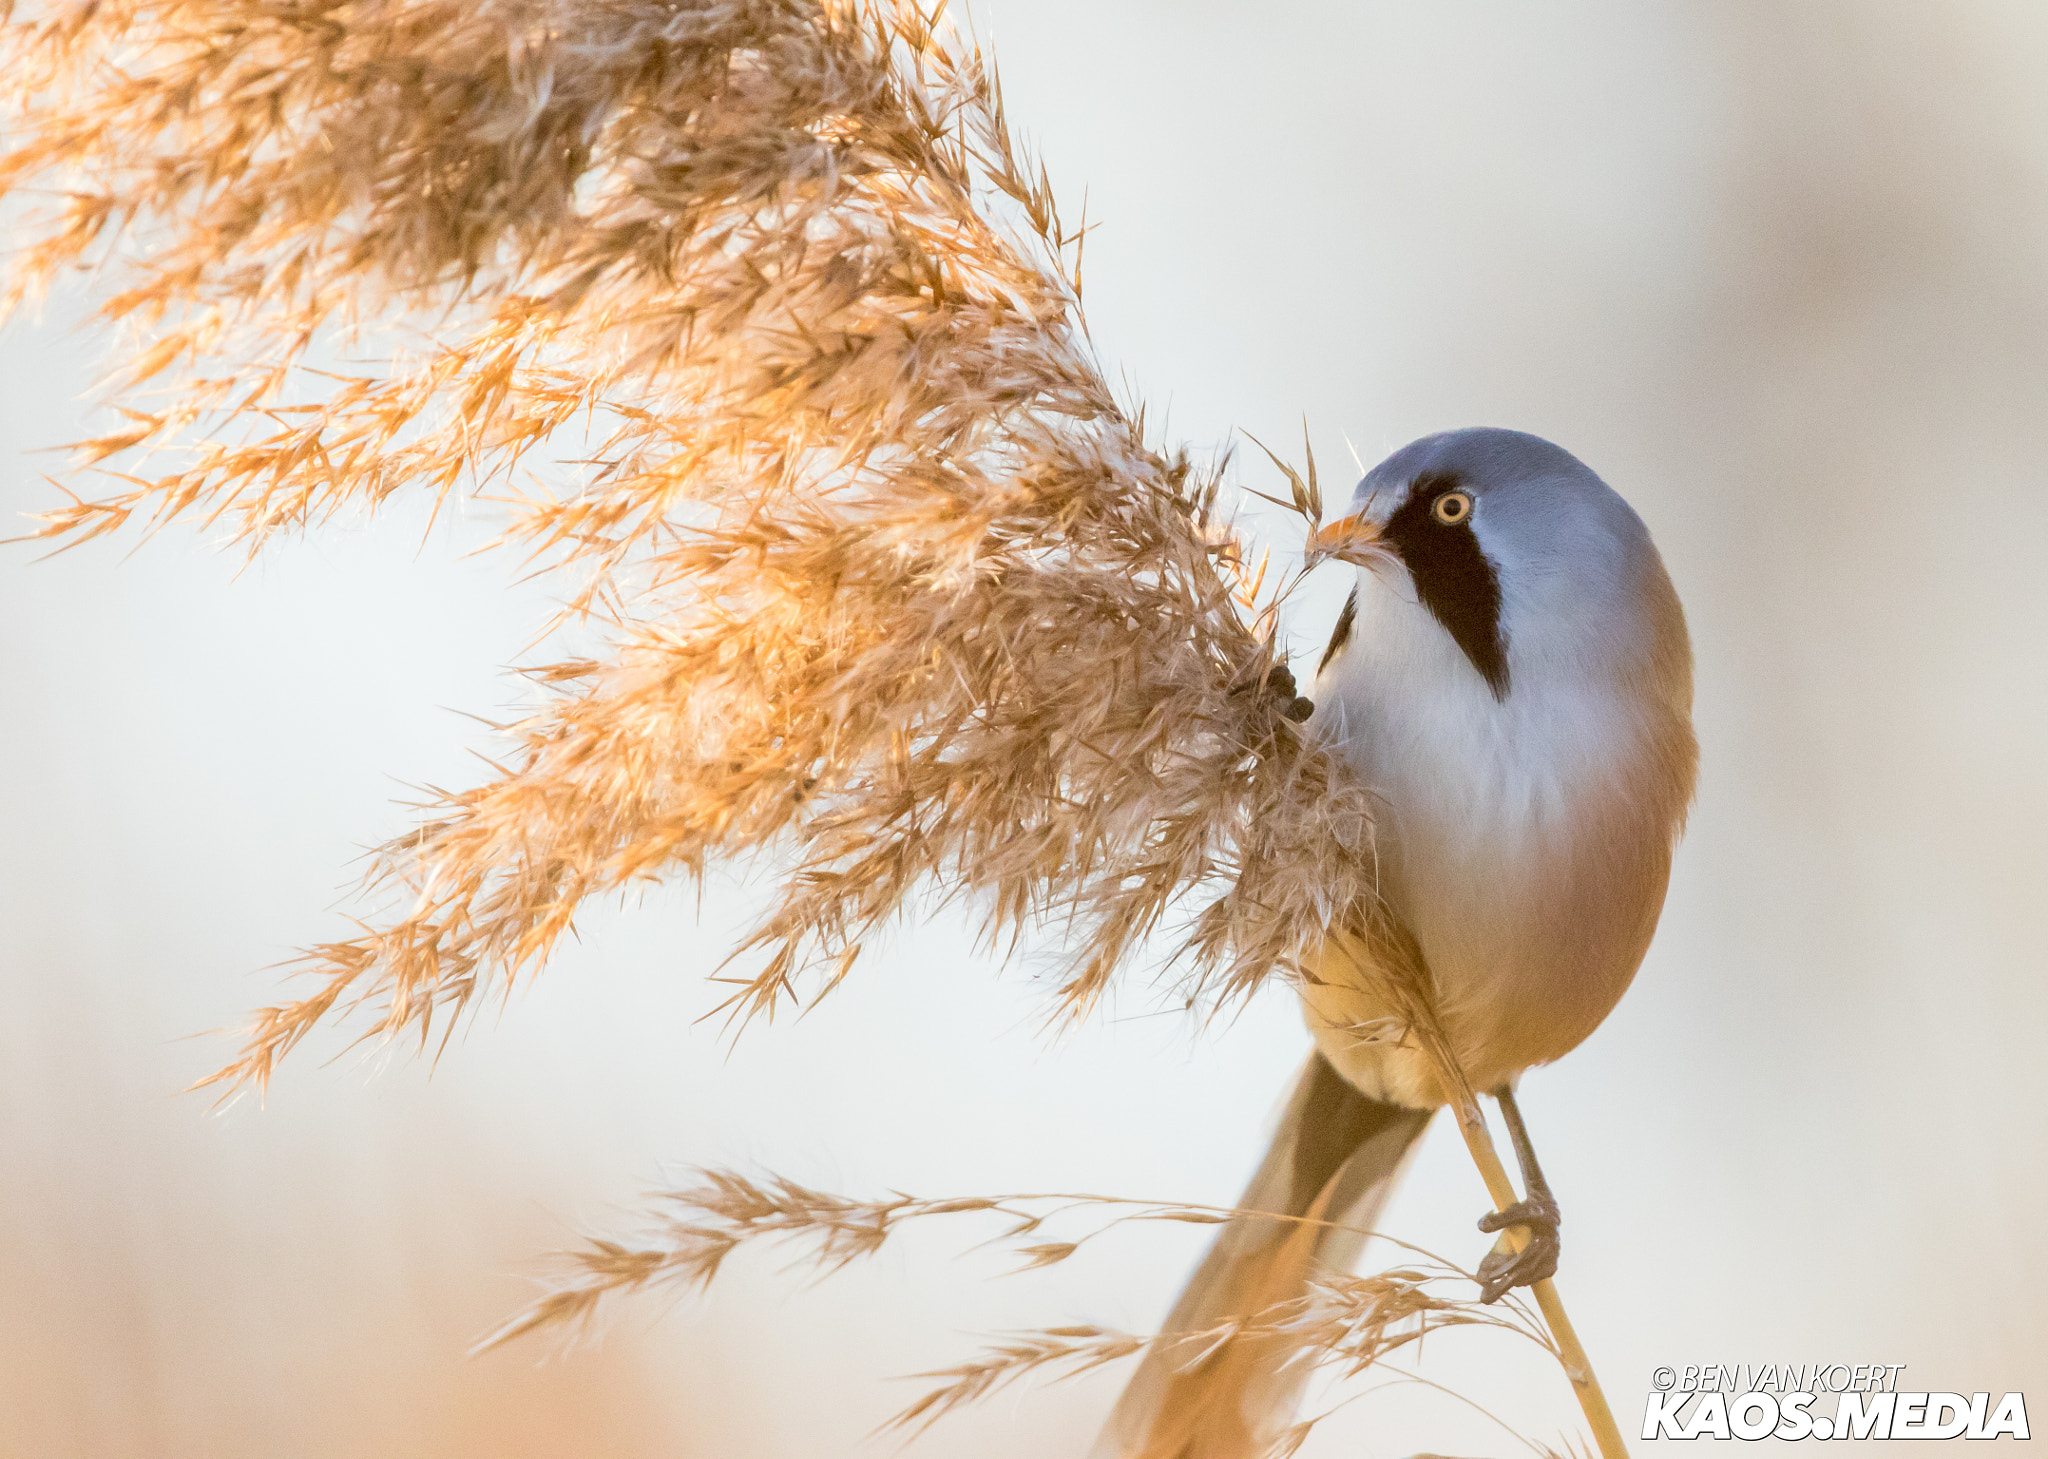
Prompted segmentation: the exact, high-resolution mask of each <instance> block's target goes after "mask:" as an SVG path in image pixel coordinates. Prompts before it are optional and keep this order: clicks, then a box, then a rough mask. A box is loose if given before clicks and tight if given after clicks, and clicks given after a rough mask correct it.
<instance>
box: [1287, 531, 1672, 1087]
mask: <svg viewBox="0 0 2048 1459" xmlns="http://www.w3.org/2000/svg"><path fill="white" fill-rule="evenodd" d="M1359 579H1360V581H1359V592H1358V603H1357V620H1356V626H1355V628H1354V631H1353V632H1352V634H1351V637H1350V640H1349V642H1348V643H1347V644H1346V645H1345V646H1344V648H1343V649H1342V650H1341V651H1340V652H1339V653H1338V654H1337V655H1336V657H1335V658H1334V659H1333V660H1332V661H1331V662H1330V663H1329V664H1328V665H1327V666H1326V668H1325V670H1324V672H1323V674H1322V675H1321V676H1320V677H1319V679H1318V681H1317V684H1316V688H1315V691H1314V697H1315V699H1316V704H1317V710H1316V716H1315V721H1314V723H1315V728H1316V729H1317V730H1318V731H1319V732H1320V733H1321V734H1322V735H1323V736H1324V737H1325V738H1326V739H1327V740H1329V741H1330V742H1332V743H1333V744H1334V745H1335V746H1336V747H1337V748H1338V749H1339V750H1340V752H1341V753H1342V754H1343V755H1344V756H1345V757H1346V758H1347V759H1349V760H1350V761H1351V763H1352V764H1353V765H1354V766H1355V767H1356V768H1357V769H1358V770H1359V772H1360V773H1361V775H1362V776H1363V778H1364V780H1365V782H1366V784H1367V785H1368V786H1369V787H1370V788H1371V789H1372V791H1373V792H1374V797H1375V807H1376V811H1377V815H1378V820H1377V848H1378V855H1379V878H1380V887H1381V893H1382V896H1383V898H1384V899H1385V901H1386V902H1387V904H1388V906H1389V908H1390V909H1391V910H1392V911H1393V913H1394V914H1395V915H1396V916H1397V917H1398V918H1399V919H1400V920H1401V922H1402V923H1403V924H1404V925H1405V926H1406V927H1407V929H1408V930H1409V931H1410V932H1411V933H1412V934H1413V935H1414V937H1415V939H1416V942H1417V944H1418V946H1419V947H1420V948H1421V950H1422V952H1423V955H1424V957H1425V958H1426V959H1427V961H1428V964H1429V969H1430V972H1431V974H1432V976H1433V978H1434V980H1435V983H1436V988H1437V993H1438V998H1439V1004H1440V1011H1441V1012H1442V1014H1443V1016H1444V1018H1445V1021H1446V1023H1447V1025H1448V1026H1449V1029H1450V1032H1451V1034H1452V1038H1453V1042H1454V1043H1455V1044H1456V1045H1458V1047H1459V1050H1460V1055H1461V1057H1462V1058H1463V1059H1464V1060H1465V1063H1466V1072H1467V1074H1468V1076H1469V1077H1470V1078H1471V1080H1472V1081H1473V1083H1474V1085H1475V1086H1476V1087H1479V1088H1482V1089H1484V1088H1490V1087H1492V1086H1494V1085H1497V1084H1499V1083H1500V1082H1502V1081H1504V1080H1506V1079H1509V1078H1512V1077H1513V1075H1514V1074H1516V1073H1518V1072H1519V1071H1520V1070H1521V1069H1522V1068H1525V1067H1527V1066H1528V1065H1529V1064H1532V1063H1540V1062H1544V1061H1546V1060H1549V1059H1553V1058H1556V1057H1558V1056H1559V1055H1561V1054H1563V1053H1565V1052H1566V1051H1568V1050H1569V1049H1570V1048H1572V1047H1573V1046H1574V1045H1576V1044H1577V1043H1578V1042H1579V1041H1580V1040H1581V1039H1583V1038H1584V1037H1585V1036H1586V1035H1587V1034H1588V1033H1590V1032H1591V1031H1592V1029H1593V1027H1594V1026H1595V1025H1597V1024H1598V1023H1599V1021H1600V1020H1601V1019H1602V1018H1603V1017H1605V1015H1606V1014H1607V1012H1608V1010H1609V1009H1610V1008H1612V1006H1613V1004H1614V1002H1615V1001H1616V1000H1617V999H1618V998H1619V997H1620V996H1621V994H1622V992H1623V991H1624V990H1625V989H1626V988H1627V986H1628V982H1629V979H1630V978H1631V977H1632V976H1633V975H1634V972H1635V969H1636V966H1637V964H1638V963H1639V962H1640V961H1641V958H1642V955H1643V952H1644V950H1645V949H1646V948H1647V946H1648V943H1649V937H1650V933H1651V931H1652V930H1653V929H1654V927H1655V923H1656V917H1657V912H1658V910H1659V908H1660V907H1661V905H1662V901H1663V894H1664V887H1665V882H1666V879H1667V877H1668V873H1669V866H1670V848H1671V842H1672V839H1673V836H1674V834H1675V831H1676V827H1677V822H1678V818H1679V817H1680V816H1681V815H1682V813H1683V806H1684V801H1685V799H1686V797H1687V796H1688V795H1689V791H1690V784H1689V778H1688V779H1687V780H1686V783H1685V784H1683V785H1678V784H1675V783H1671V782H1672V781H1673V777H1672V776H1671V775H1670V774H1669V773H1668V768H1666V766H1665V762H1666V761H1668V760H1669V758H1670V757H1669V755H1668V754H1667V753H1666V751H1667V749H1668V746H1666V745H1664V744H1662V743H1661V741H1663V740H1666V739H1668V738H1669V737H1670V734H1671V732H1672V727H1671V726H1670V724H1668V723H1667V722H1666V721H1668V720H1669V719H1670V714H1669V711H1668V707H1667V706H1664V705H1663V704H1661V703H1660V702H1659V696H1657V695H1656V694H1654V693H1646V692H1644V685H1643V684H1642V683H1641V682H1640V680H1639V679H1634V678H1630V677H1629V676H1627V675H1623V674H1616V673H1613V672H1594V671H1590V670H1589V668H1588V665H1600V664H1602V663H1603V662H1604V661H1603V660H1602V659H1601V657H1600V656H1598V655H1586V654H1583V653H1578V652H1574V651H1572V650H1573V646H1572V645H1570V644H1568V643H1561V642H1544V641H1542V640H1541V639H1540V638H1539V637H1537V636H1534V631H1533V630H1530V629H1528V628H1526V627H1525V628H1523V629H1522V632H1521V635H1520V637H1521V641H1520V642H1519V643H1518V642H1516V640H1515V637H1514V636H1512V635H1511V637H1510V640H1509V666H1510V681H1509V689H1508V692H1507V694H1506V695H1505V696H1504V697H1501V698H1496V696H1495V694H1494V693H1493V691H1492V689H1491V688H1490V687H1489V685H1488V684H1487V683H1486V681H1485V679H1483V678H1482V677H1481V676H1480V674H1479V673H1478V671H1477V670H1476V669H1474V668H1473V666H1472V665H1471V664H1470V663H1469V662H1468V661H1467V660H1466V658H1465V656H1464V654H1463V653H1462V652H1461V651H1460V650H1459V648H1458V646H1457V644H1456V643H1455V641H1454V640H1453V639H1452V638H1451V636H1450V635H1449V634H1448V633H1446V632H1445V631H1444V630H1443V628H1442V626H1441V625H1440V624H1438V623H1437V622H1436V620H1435V619H1434V617H1432V616H1431V614H1430V613H1429V612H1428V610H1427V609H1426V608H1424V607H1422V606H1421V605H1420V604H1419V602H1418V601H1417V600H1416V597H1415V593H1414V589H1413V586H1412V584H1411V583H1410V582H1409V581H1408V580H1407V578H1406V574H1405V572H1404V571H1403V570H1401V569H1399V568H1397V567H1396V568H1381V569H1378V570H1375V571H1362V572H1361V573H1360V574H1359ZM1667 591H1668V589H1667ZM1567 626H1569V625H1567ZM1681 631H1682V630H1681ZM1685 738H1686V745H1687V747H1688V749H1689V745H1690V736H1689V730H1688V731H1686V732H1685ZM1688 777H1689V770H1688ZM1324 976H1329V974H1328V973H1327V971H1326V972H1325V974H1324ZM1340 982H1341V979H1340ZM1364 982H1365V980H1360V988H1358V989H1346V988H1344V987H1341V986H1340V987H1337V988H1333V989H1328V990H1321V991H1319V990H1315V989H1310V990H1308V991H1307V992H1306V993H1305V995H1304V997H1305V1000H1306V1001H1307V1003H1308V1005H1309V1015H1310V1023H1311V1026H1312V1027H1314V1028H1315V1029H1316V1030H1317V1035H1318V1039H1319V1042H1321V1043H1322V1045H1323V1047H1324V1051H1325V1053H1327V1054H1329V1055H1330V1056H1331V1057H1332V1060H1333V1062H1335V1063H1337V1065H1338V1067H1339V1068H1340V1069H1342V1070H1344V1072H1345V1073H1346V1074H1347V1075H1348V1076H1349V1077H1351V1079H1352V1080H1353V1082H1354V1083H1357V1084H1359V1085H1360V1087H1362V1088H1365V1089H1367V1091H1368V1092H1371V1093H1376V1094H1379V1095H1382V1096H1383V1097H1388V1098H1394V1099H1397V1100H1400V1101H1401V1102H1404V1103H1414V1104H1427V1103H1434V1102H1435V1098H1434V1094H1433V1089H1434V1086H1433V1081H1430V1080H1428V1079H1427V1077H1426V1073H1425V1071H1423V1070H1422V1069H1420V1068H1417V1067H1412V1066H1413V1065H1414V1063H1415V1061H1414V1060H1413V1059H1412V1058H1408V1057H1403V1053H1402V1051H1400V1050H1395V1049H1389V1048H1388V1047H1386V1046H1385V1045H1383V1044H1380V1043H1376V1042H1373V1041H1370V1040H1365V1041H1361V1040H1360V1039H1358V1038H1357V1037H1356V1036H1355V1034H1354V1032H1353V1031H1354V1030H1356V1029H1357V1028H1359V1027H1361V1026H1366V1025H1369V1024H1370V1023H1371V1022H1372V1020H1373V1019H1374V1018H1375V1017H1376V1016H1378V1015H1379V1013H1380V1011H1379V1010H1375V1009H1374V1008H1372V1007H1371V1006H1370V1001H1369V999H1366V998H1364V997H1363V995H1362V992H1361V990H1362V988H1363V986H1364Z"/></svg>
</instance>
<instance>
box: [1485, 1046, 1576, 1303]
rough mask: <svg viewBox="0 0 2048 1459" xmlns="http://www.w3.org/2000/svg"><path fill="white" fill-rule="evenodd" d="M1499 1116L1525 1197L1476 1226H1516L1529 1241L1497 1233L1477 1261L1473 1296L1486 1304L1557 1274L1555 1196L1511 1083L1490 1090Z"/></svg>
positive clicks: (1489, 1228)
mask: <svg viewBox="0 0 2048 1459" xmlns="http://www.w3.org/2000/svg"><path fill="white" fill-rule="evenodd" d="M1493 1097H1494V1099H1495V1100H1496V1101H1497V1102H1498V1103H1499V1104H1500V1112H1501V1117H1502V1118H1503V1119H1505V1120H1506V1121H1507V1122H1508V1136H1509V1138H1510V1139H1512V1140H1513V1141H1514V1144H1515V1163H1516V1164H1518V1165H1520V1166H1521V1167H1522V1187H1523V1189H1525V1190H1526V1191H1528V1192H1529V1198H1528V1199H1527V1200H1526V1201H1516V1202H1515V1203H1514V1204H1513V1205H1512V1206H1509V1207H1508V1208H1507V1209H1506V1210H1504V1211H1489V1212H1487V1213H1486V1214H1485V1215H1484V1216H1481V1217H1480V1218H1479V1229H1480V1230H1481V1231H1506V1230H1508V1229H1509V1228H1510V1227H1513V1226H1520V1227H1522V1228H1523V1229H1524V1230H1526V1231H1527V1232H1528V1233H1529V1244H1528V1245H1526V1246H1524V1247H1523V1248H1522V1249H1521V1250H1520V1251H1516V1250H1515V1249H1514V1247H1513V1246H1511V1245H1510V1244H1509V1243H1508V1239H1507V1238H1506V1237H1505V1236H1503V1237H1502V1238H1501V1239H1500V1241H1499V1242H1498V1243H1496V1244H1495V1246H1494V1248H1493V1250H1492V1251H1489V1252H1488V1253H1487V1254H1486V1259H1485V1260H1484V1261H1482V1262H1480V1263H1479V1300H1480V1301H1481V1302H1484V1303H1486V1304H1487V1305H1489V1306H1491V1305H1492V1304H1493V1303H1495V1302H1498V1301H1499V1300H1500V1299H1501V1298H1503V1297H1505V1296H1506V1295H1507V1294H1508V1293H1509V1292H1510V1291H1512V1290H1513V1289H1514V1288H1516V1287H1532V1286H1534V1285H1535V1284H1536V1283H1538V1282H1541V1281H1547V1280H1548V1279H1549V1278H1551V1277H1553V1276H1555V1275H1557V1253H1558V1240H1557V1228H1558V1224H1559V1222H1560V1221H1561V1220H1562V1219H1563V1218H1562V1217H1560V1216H1559V1215H1558V1210H1557V1197H1555V1196H1553V1195H1552V1194H1551V1193H1550V1182H1549V1181H1547V1180H1545V1179H1544V1178H1543V1167H1542V1166H1541V1165H1538V1164H1537V1163H1536V1150H1535V1147H1534V1146H1533V1145H1531V1144H1530V1143H1529V1127H1528V1126H1527V1125H1525V1124H1523V1123H1522V1110H1521V1107H1520V1106H1519V1105H1517V1104H1516V1103H1515V1091H1514V1086H1513V1085H1510V1084H1503V1085H1501V1086H1500V1088H1498V1089H1496V1090H1494V1091H1493Z"/></svg>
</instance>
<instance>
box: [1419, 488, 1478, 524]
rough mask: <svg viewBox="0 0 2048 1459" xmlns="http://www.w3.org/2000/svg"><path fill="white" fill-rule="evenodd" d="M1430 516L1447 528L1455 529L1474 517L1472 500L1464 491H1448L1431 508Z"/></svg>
mask: <svg viewBox="0 0 2048 1459" xmlns="http://www.w3.org/2000/svg"><path fill="white" fill-rule="evenodd" d="M1429 510H1430V514H1431V515H1432V516H1434V517H1435V518H1436V519H1437V520H1438V521H1439V522H1442V523H1443V524H1444V525H1445V526H1446V527H1455V526H1457V525H1458V523H1460V522H1462V521H1464V520H1465V519H1466V518H1467V517H1469V516H1471V515H1472V498H1471V497H1469V496H1466V495H1465V493H1463V492H1462V491H1447V492H1445V493H1444V494H1443V495H1442V496H1440V497H1438V498H1437V499H1436V501H1435V502H1434V503H1433V504H1432V505H1431V506H1430V509H1429Z"/></svg>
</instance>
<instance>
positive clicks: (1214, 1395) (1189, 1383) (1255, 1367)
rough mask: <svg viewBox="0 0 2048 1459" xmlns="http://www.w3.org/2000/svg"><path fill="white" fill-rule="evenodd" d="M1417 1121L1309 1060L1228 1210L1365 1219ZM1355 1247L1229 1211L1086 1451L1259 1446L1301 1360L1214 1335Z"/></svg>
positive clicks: (1270, 1440)
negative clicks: (1233, 1206)
mask: <svg viewBox="0 0 2048 1459" xmlns="http://www.w3.org/2000/svg"><path fill="white" fill-rule="evenodd" d="M1428 1123H1429V1112H1428V1111H1426V1110H1416V1109H1406V1108H1403V1107H1402V1106H1400V1105H1394V1104H1387V1103H1384V1102H1382V1101H1380V1100H1376V1099H1372V1098H1369V1097H1367V1096H1366V1095H1363V1094H1360V1093H1359V1092H1358V1091H1357V1090H1356V1089H1353V1088H1352V1087H1351V1085H1349V1084H1348V1083H1346V1082H1345V1081H1344V1079H1343V1077H1342V1076H1341V1075H1339V1074H1338V1073H1337V1071H1336V1070H1335V1069H1333V1068H1331V1067H1330V1064H1329V1062H1328V1061H1327V1060H1325V1059H1324V1058H1323V1056H1322V1055H1321V1054H1320V1053H1315V1054H1311V1055H1310V1056H1309V1061H1308V1064H1307V1067H1305V1068H1304V1069H1303V1070H1302V1071H1301V1076H1300V1078H1299V1079H1297V1080H1296V1081H1295V1085H1294V1093H1293V1094H1292V1095H1291V1096H1289V1098H1288V1101H1287V1108H1286V1112H1285V1113H1284V1114H1283V1115H1282V1116H1281V1119H1280V1128H1279V1130H1278V1131H1277V1132H1276V1133H1275V1134H1274V1136H1273V1144H1272V1147H1271V1148H1270V1149H1269V1150H1267V1152H1266V1158H1265V1160H1264V1161H1263V1162H1262V1163H1261V1164H1260V1166H1259V1171H1258V1174H1257V1175H1255V1176H1253V1177H1252V1183H1251V1185H1250V1186H1249V1187H1248V1188H1247V1189H1246V1190H1245V1193H1244V1197H1243V1199H1241V1200H1240V1201H1239V1202H1238V1205H1239V1207H1240V1208H1241V1209H1242V1210H1245V1211H1265V1212H1271V1213H1273V1214H1274V1215H1278V1216H1302V1217H1308V1218H1310V1220H1311V1221H1334V1222H1341V1223H1343V1224H1344V1225H1345V1226H1347V1227H1368V1226H1370V1225H1371V1224H1372V1222H1373V1221H1374V1220H1376V1219H1377V1218H1378V1215H1379V1210H1380V1207H1381V1206H1382V1205H1383V1204H1384V1203H1385V1201H1386V1198H1387V1193H1388V1192H1389V1191H1390V1190H1391V1189H1392V1188H1393V1184H1394V1178H1395V1176H1396V1175H1398V1174H1399V1171H1400V1166H1401V1162H1402V1157H1403V1156H1404V1155H1406V1154H1407V1152H1408V1150H1409V1148H1410V1147H1411V1146H1413V1145H1414V1143H1415V1140H1416V1138H1417V1137H1418V1136H1419V1135H1421V1133H1422V1130H1423V1127H1424V1126H1425V1125H1427V1124H1428ZM1364 1243H1365V1238H1364V1237H1363V1236H1362V1235H1359V1234H1357V1233H1356V1232H1354V1231H1350V1230H1345V1231H1336V1230H1332V1229H1330V1228H1329V1227H1327V1226H1317V1225H1313V1224H1306V1223H1303V1222H1300V1221H1286V1220H1277V1221H1276V1220H1272V1219H1270V1218H1268V1219H1260V1218H1259V1217H1256V1216H1235V1217H1233V1218H1231V1220H1230V1222H1229V1223H1228V1224H1227V1225H1225V1226H1224V1227H1223V1229H1222V1230H1221V1231H1219V1232H1218V1233H1217V1236H1216V1240H1215V1242H1214V1243H1213V1244H1212V1245H1211V1246H1210V1247H1209V1252H1208V1255H1206V1256H1204V1257H1203V1258H1202V1264H1201V1265H1200V1266H1199V1267H1197V1268H1196V1269H1195V1274H1194V1276H1193V1277H1192V1278H1190V1279H1189V1281H1188V1284H1187V1286H1186V1288H1185V1289H1184V1290H1183V1291H1182V1292H1181V1294H1180V1300H1179V1301H1178V1302H1176V1303H1174V1306H1173V1312H1172V1314H1171V1315H1170V1316H1169V1317H1168V1318H1167V1320H1166V1326H1165V1327H1164V1328H1163V1329H1162V1330H1161V1332H1160V1334H1159V1336H1158V1337H1157V1338H1155V1339H1154V1340H1153V1342H1152V1345H1151V1347H1150V1348H1148V1349H1147V1350H1146V1353H1145V1357H1144V1359H1143V1361H1142V1362H1141V1364H1140V1365H1139V1368H1138V1371H1137V1373H1136V1374H1134V1375H1133V1376H1132V1378H1131V1382H1130V1386H1129V1387H1127V1388H1125V1389H1124V1392H1123V1397H1122V1398H1120V1399H1118V1400H1117V1405H1116V1408H1115V1410H1114V1411H1113V1412H1112V1413H1111V1414H1110V1417H1109V1422H1108V1424H1107V1425H1105V1426H1104V1428H1103V1431H1102V1435H1101V1437H1100V1438H1099V1439H1098V1440H1097V1441H1096V1444H1095V1450H1094V1454H1093V1456H1092V1459H1255V1456H1258V1455H1262V1454H1264V1453H1265V1452H1266V1451H1267V1450H1268V1449H1269V1448H1270V1447H1271V1446H1272V1445H1273V1444H1274V1443H1275V1441H1276V1440H1278V1439H1279V1438H1280V1437H1281V1436H1282V1435H1283V1434H1284V1433H1285V1432H1286V1430H1287V1428H1288V1427H1289V1425H1290V1424H1291V1423H1292V1422H1293V1417H1294V1407H1295V1404H1296V1403H1297V1402H1298V1401H1299V1399H1300V1397H1301V1389H1302V1385H1303V1384H1304V1383H1305V1382H1306V1381H1307V1377H1308V1370H1309V1365H1308V1364H1307V1363H1304V1362H1301V1361H1299V1358H1298V1355H1296V1354H1293V1353H1291V1351H1290V1346H1289V1345H1288V1344H1287V1343H1286V1342H1285V1341H1283V1340H1281V1339H1279V1338H1277V1337H1274V1336H1272V1335H1265V1336H1261V1335H1258V1334H1256V1333H1251V1334H1245V1335H1240V1336H1229V1337H1222V1338H1220V1339H1219V1338H1218V1337H1217V1336H1215V1334H1216V1333H1217V1330H1218V1329H1227V1328H1228V1327H1229V1326H1230V1325H1231V1324H1232V1323H1235V1322H1242V1321H1245V1320H1247V1319H1253V1318H1256V1317H1257V1316H1258V1315H1259V1314H1260V1313H1261V1312H1264V1311H1266V1310H1267V1309H1270V1308H1271V1307H1273V1306H1274V1305H1275V1304H1277V1303H1282V1302H1287V1301H1290V1300H1292V1299H1294V1298H1298V1297H1301V1296H1303V1295H1305V1294H1306V1293H1307V1291H1308V1283H1309V1279H1310V1278H1311V1277H1312V1276H1313V1275H1314V1273H1315V1271H1316V1270H1317V1268H1319V1267H1334V1268H1337V1269H1339V1270H1347V1269H1349V1267H1350V1266H1351V1264H1352V1263H1353V1262H1354V1261H1356V1260H1357V1258H1358V1252H1359V1248H1360V1247H1362V1246H1363V1245H1364ZM1205 1334H1206V1335H1207V1336H1205ZM1290 1356H1296V1358H1297V1360H1296V1361H1294V1362H1292V1363H1290V1362H1288V1361H1287V1359H1288V1358H1289V1357H1290Z"/></svg>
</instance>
